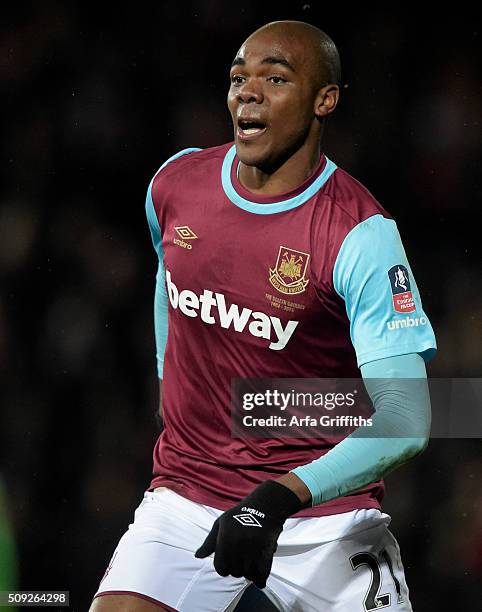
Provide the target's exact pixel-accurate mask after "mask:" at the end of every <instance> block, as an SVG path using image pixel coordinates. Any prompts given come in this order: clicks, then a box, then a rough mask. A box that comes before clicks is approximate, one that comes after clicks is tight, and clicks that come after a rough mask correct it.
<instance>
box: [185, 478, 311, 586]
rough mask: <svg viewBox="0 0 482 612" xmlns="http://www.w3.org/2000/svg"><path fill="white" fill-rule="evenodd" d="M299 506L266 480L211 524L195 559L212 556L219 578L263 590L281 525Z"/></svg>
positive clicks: (296, 499)
mask: <svg viewBox="0 0 482 612" xmlns="http://www.w3.org/2000/svg"><path fill="white" fill-rule="evenodd" d="M253 506H254V507H253ZM302 506H303V504H302V502H301V500H300V499H299V497H298V496H297V495H296V493H294V492H293V491H291V489H289V488H288V487H285V486H284V485H282V484H280V483H278V482H276V481H275V480H266V481H265V482H263V483H262V484H260V485H259V486H258V487H256V489H255V490H254V491H253V492H252V493H250V495H248V496H247V497H245V498H244V499H243V500H242V501H241V502H240V503H239V504H238V505H237V506H235V507H234V508H231V510H228V511H226V512H224V513H223V514H221V516H220V517H219V518H217V519H216V520H215V521H214V524H213V526H212V528H211V531H210V532H209V534H208V536H207V538H206V539H205V540H204V542H203V544H202V546H201V547H200V548H199V549H198V550H197V551H196V555H195V556H196V557H197V558H198V559H203V558H204V557H208V556H209V555H211V554H212V553H214V569H215V570H216V571H217V573H218V574H219V575H220V576H228V575H231V576H234V577H235V578H240V577H241V576H244V577H245V578H247V579H248V580H251V581H252V582H254V584H255V585H256V586H257V587H259V588H260V589H264V587H265V586H266V580H267V579H268V576H269V573H270V571H271V566H272V563H273V555H274V553H275V552H276V548H277V546H278V544H277V541H278V537H279V535H280V533H281V532H282V530H283V524H284V522H285V520H286V519H287V518H288V517H289V516H291V515H292V514H295V513H296V512H298V510H301V508H302ZM258 508H259V509H258ZM233 518H234V519H235V520H234V521H233V520H232V519H233ZM258 519H260V520H258ZM242 527H259V529H253V530H252V529H248V530H246V529H242Z"/></svg>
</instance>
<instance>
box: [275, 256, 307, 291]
mask: <svg viewBox="0 0 482 612" xmlns="http://www.w3.org/2000/svg"><path fill="white" fill-rule="evenodd" d="M309 259H310V256H309V254H308V253H303V252H302V251H295V250H294V249H288V248H287V247H284V246H280V248H279V251H278V259H277V260H276V264H275V267H274V268H270V269H269V282H270V283H271V284H272V285H273V287H274V288H275V289H277V290H278V291H279V292H280V293H288V294H294V293H302V292H303V291H304V290H305V289H306V285H307V284H308V283H309V280H308V279H306V278H305V275H306V270H307V268H308V261H309Z"/></svg>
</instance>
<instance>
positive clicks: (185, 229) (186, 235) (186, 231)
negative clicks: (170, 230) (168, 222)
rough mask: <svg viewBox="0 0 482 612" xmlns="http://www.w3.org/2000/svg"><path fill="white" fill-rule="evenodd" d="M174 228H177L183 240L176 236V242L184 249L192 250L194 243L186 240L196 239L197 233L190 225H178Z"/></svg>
mask: <svg viewBox="0 0 482 612" xmlns="http://www.w3.org/2000/svg"><path fill="white" fill-rule="evenodd" d="M174 229H175V230H176V232H177V234H178V236H180V237H181V240H179V238H174V244H177V245H178V246H180V247H182V248H183V249H188V250H189V251H190V250H191V249H192V244H189V243H188V242H185V240H195V239H196V238H197V236H196V234H195V233H194V232H193V231H192V229H191V228H190V227H189V226H188V225H178V226H177V227H175V228H174Z"/></svg>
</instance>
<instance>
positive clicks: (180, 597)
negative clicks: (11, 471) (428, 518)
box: [96, 488, 412, 612]
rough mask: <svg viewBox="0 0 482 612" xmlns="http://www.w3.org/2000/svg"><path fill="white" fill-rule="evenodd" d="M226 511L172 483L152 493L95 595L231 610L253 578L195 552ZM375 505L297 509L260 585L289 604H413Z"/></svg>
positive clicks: (334, 608)
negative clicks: (226, 571)
mask: <svg viewBox="0 0 482 612" xmlns="http://www.w3.org/2000/svg"><path fill="white" fill-rule="evenodd" d="M220 514H222V511H221V510H217V509H215V508H211V507H209V506H203V505H201V504H197V503H195V502H192V501H190V500H188V499H185V498H184V497H181V496H180V495H178V494H177V493H174V492H173V491H171V490H170V489H167V488H160V489H156V491H154V492H146V493H145V495H144V499H143V500H142V502H141V504H140V506H139V507H138V508H137V510H136V512H135V518H134V523H133V524H131V525H129V529H128V531H127V532H126V533H125V534H124V535H123V536H122V538H121V540H120V542H119V544H118V546H117V548H116V550H115V552H114V555H113V557H112V560H111V562H110V563H109V566H108V567H107V570H106V573H105V575H104V578H103V579H102V581H101V583H100V586H99V590H98V591H97V593H96V597H97V596H99V595H101V594H104V595H105V594H108V593H110V594H113V593H115V594H121V593H125V594H131V595H138V596H140V597H143V598H146V599H149V600H151V601H153V602H158V603H159V602H160V603H163V604H164V605H166V606H169V607H170V608H172V609H173V610H178V611H180V612H228V611H229V612H230V611H232V610H234V608H235V607H236V604H237V603H238V601H239V599H240V598H241V596H242V594H243V592H244V591H245V590H246V588H247V587H248V586H249V584H250V582H249V581H247V580H246V579H245V578H233V577H232V576H227V577H224V578H223V577H222V576H219V575H218V574H217V573H216V571H215V569H214V565H213V558H212V557H213V555H211V557H208V558H206V559H196V558H195V557H194V552H195V551H196V550H197V548H199V546H200V545H201V544H202V543H203V541H204V539H205V538H206V536H207V534H208V533H209V531H210V529H211V527H212V524H213V522H214V521H215V519H216V518H217V517H218V516H219V515H220ZM389 523H390V517H389V516H388V515H386V514H383V513H382V512H380V511H379V510H374V509H370V510H353V511H351V512H345V513H343V514H335V515H332V516H323V517H307V518H293V519H288V520H287V521H286V522H285V525H284V529H283V531H282V533H281V535H280V537H279V539H278V549H277V551H276V554H275V556H274V559H273V567H272V570H271V574H270V576H269V578H268V581H267V585H266V588H265V589H264V590H263V592H264V593H265V594H266V595H267V597H268V598H269V599H270V600H271V601H272V602H273V604H274V605H275V607H276V608H277V609H279V610H281V611H283V612H315V611H316V612H358V611H359V612H369V611H370V610H380V609H383V608H386V609H387V610H389V611H392V610H393V611H395V610H396V611H397V612H409V611H411V610H412V608H411V605H410V601H409V598H408V588H407V585H406V583H405V576H404V572H403V566H402V562H401V559H400V550H399V548H398V544H397V542H396V540H395V538H394V537H393V535H392V534H391V533H390V531H389V530H388V524H389Z"/></svg>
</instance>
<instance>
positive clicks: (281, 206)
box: [221, 145, 338, 215]
mask: <svg viewBox="0 0 482 612" xmlns="http://www.w3.org/2000/svg"><path fill="white" fill-rule="evenodd" d="M235 155H236V145H233V146H232V147H231V148H230V149H229V151H228V152H227V153H226V156H225V158H224V161H223V168H222V171H221V182H222V184H223V189H224V192H225V194H226V195H227V196H228V198H229V199H230V200H231V202H232V203H233V204H236V206H239V208H242V209H243V210H246V211H248V212H251V213H255V214H258V215H271V214H273V213H279V212H284V211H285V210H291V209H292V208H296V207H297V206H301V204H304V203H305V202H306V201H307V200H309V199H310V198H311V197H313V196H314V195H315V193H316V192H317V191H319V190H320V189H321V188H322V187H323V185H324V184H325V183H326V181H327V180H328V179H329V178H330V176H331V175H332V174H333V172H335V170H336V169H337V167H338V166H337V165H336V164H335V163H333V162H332V161H331V160H330V159H328V157H326V156H325V158H326V165H325V168H324V169H323V172H322V173H321V174H320V176H318V177H317V178H316V179H315V180H314V181H313V182H312V183H311V185H309V186H308V187H307V188H306V189H305V190H304V191H302V192H301V193H299V194H298V195H296V196H294V197H293V198H289V199H288V200H282V201H280V202H273V203H272V204H259V203H257V202H251V201H250V200H246V199H245V198H243V197H242V196H240V195H239V193H238V192H237V191H236V189H235V188H234V187H233V184H232V181H231V167H232V165H233V160H234V157H235Z"/></svg>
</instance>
